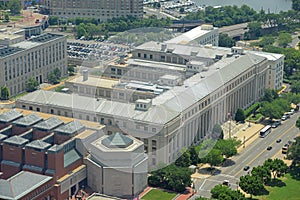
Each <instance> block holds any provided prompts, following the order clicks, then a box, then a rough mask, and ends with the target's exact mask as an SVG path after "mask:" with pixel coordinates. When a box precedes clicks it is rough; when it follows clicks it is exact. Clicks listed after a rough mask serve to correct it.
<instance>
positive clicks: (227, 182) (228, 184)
mask: <svg viewBox="0 0 300 200" xmlns="http://www.w3.org/2000/svg"><path fill="white" fill-rule="evenodd" d="M222 184H223V185H226V186H230V183H229V181H228V180H224V181H223V183H222Z"/></svg>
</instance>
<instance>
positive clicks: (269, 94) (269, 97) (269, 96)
mask: <svg viewBox="0 0 300 200" xmlns="http://www.w3.org/2000/svg"><path fill="white" fill-rule="evenodd" d="M277 98H278V94H277V92H276V91H275V90H272V89H266V90H265V93H264V96H263V97H262V99H261V100H262V101H268V102H272V101H273V100H275V99H277Z"/></svg>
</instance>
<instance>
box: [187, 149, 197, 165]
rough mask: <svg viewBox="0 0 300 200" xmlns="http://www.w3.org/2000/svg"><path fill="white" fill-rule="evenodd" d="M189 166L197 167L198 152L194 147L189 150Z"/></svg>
mask: <svg viewBox="0 0 300 200" xmlns="http://www.w3.org/2000/svg"><path fill="white" fill-rule="evenodd" d="M189 152H190V159H191V164H193V165H197V164H198V162H199V157H198V152H197V150H196V147H195V146H191V147H190V148H189Z"/></svg>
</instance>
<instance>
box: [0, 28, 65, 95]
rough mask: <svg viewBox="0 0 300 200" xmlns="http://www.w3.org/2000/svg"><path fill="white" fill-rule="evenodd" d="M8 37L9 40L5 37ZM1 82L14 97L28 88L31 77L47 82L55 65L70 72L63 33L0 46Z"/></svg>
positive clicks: (63, 72) (49, 34) (63, 71)
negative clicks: (27, 83) (27, 84)
mask: <svg viewBox="0 0 300 200" xmlns="http://www.w3.org/2000/svg"><path fill="white" fill-rule="evenodd" d="M6 40H9V38H8V39H6ZM0 65H1V66H2V73H0V76H1V77H0V85H1V86H4V85H6V86H7V87H8V88H9V91H10V94H11V96H14V95H17V94H19V93H22V92H24V91H25V90H26V82H27V80H28V79H29V78H31V77H33V78H35V79H36V80H37V81H38V82H39V83H43V82H47V79H48V74H49V73H50V72H51V71H53V70H54V69H55V68H58V69H60V71H61V74H62V75H66V74H67V40H66V37H65V36H63V35H58V34H52V33H46V34H42V35H39V36H36V37H33V38H31V39H30V40H24V41H21V42H18V43H15V44H12V45H9V46H3V47H1V48H0Z"/></svg>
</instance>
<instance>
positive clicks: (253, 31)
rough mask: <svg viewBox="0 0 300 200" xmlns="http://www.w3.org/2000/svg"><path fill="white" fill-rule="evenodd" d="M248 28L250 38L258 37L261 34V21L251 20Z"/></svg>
mask: <svg viewBox="0 0 300 200" xmlns="http://www.w3.org/2000/svg"><path fill="white" fill-rule="evenodd" d="M248 28H249V35H250V38H249V39H256V38H258V37H259V36H261V22H257V21H254V22H249V23H248Z"/></svg>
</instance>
